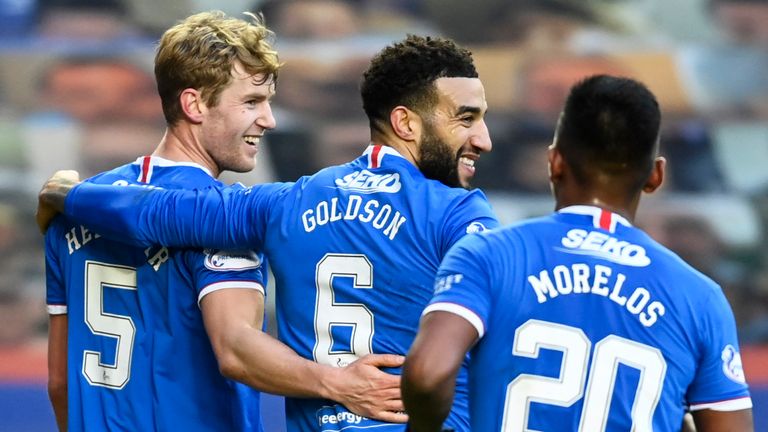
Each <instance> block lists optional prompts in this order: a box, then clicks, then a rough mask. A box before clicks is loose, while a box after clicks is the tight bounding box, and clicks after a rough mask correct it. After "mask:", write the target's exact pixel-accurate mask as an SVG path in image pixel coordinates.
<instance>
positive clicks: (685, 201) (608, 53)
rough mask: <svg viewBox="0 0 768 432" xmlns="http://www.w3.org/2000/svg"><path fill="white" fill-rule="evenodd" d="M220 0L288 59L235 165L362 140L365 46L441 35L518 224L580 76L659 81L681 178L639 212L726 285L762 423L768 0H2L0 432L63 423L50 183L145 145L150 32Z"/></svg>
mask: <svg viewBox="0 0 768 432" xmlns="http://www.w3.org/2000/svg"><path fill="white" fill-rule="evenodd" d="M208 9H221V10H224V11H225V12H227V13H229V14H233V15H238V14H239V13H240V12H243V11H258V10H262V11H263V12H264V14H265V16H266V19H267V24H268V25H269V26H270V27H271V28H272V29H273V30H275V31H276V33H277V35H278V43H277V47H278V50H279V52H280V56H281V59H282V60H283V61H284V62H285V68H284V70H283V72H282V73H281V76H280V82H279V85H278V93H277V96H276V98H275V101H274V108H275V113H276V118H277V121H278V129H277V130H276V131H274V132H271V133H269V134H268V136H267V137H268V139H267V140H266V141H267V143H266V145H265V146H262V148H261V153H260V162H259V166H258V168H257V170H256V171H255V172H253V173H251V174H248V175H238V176H233V175H229V176H226V177H225V180H226V181H241V182H243V183H245V184H255V183H260V182H264V181H272V180H284V181H289V180H293V179H295V178H297V177H298V176H300V175H302V174H308V173H311V172H313V171H315V170H316V169H318V168H320V167H323V166H326V165H328V164H333V163H338V162H344V161H347V160H349V159H352V158H354V157H356V156H357V155H358V154H359V153H360V152H361V151H362V149H363V148H364V147H365V145H366V143H367V140H368V134H367V123H366V120H365V117H364V115H363V112H362V109H361V104H360V102H359V97H358V91H357V85H358V80H359V77H360V74H361V72H362V71H363V69H364V68H365V67H366V65H367V62H368V59H369V58H370V56H371V55H372V54H373V53H375V52H376V51H378V50H379V49H380V48H381V47H383V46H384V45H386V44H388V43H389V42H391V41H393V40H396V39H400V38H402V37H403V36H404V35H405V34H406V33H417V34H439V35H444V36H449V37H452V38H454V39H456V40H457V41H459V42H460V43H462V44H464V45H465V46H467V47H469V48H470V49H471V50H472V51H473V53H474V57H475V60H476V63H477V65H478V68H479V71H480V76H481V78H482V80H483V81H484V83H485V87H486V96H487V99H488V102H489V106H490V110H489V118H488V126H489V129H490V131H491V136H492V138H493V142H494V150H493V153H491V154H490V155H486V156H484V157H483V158H482V160H481V162H480V163H479V164H478V173H479V174H478V177H477V181H476V185H477V186H479V187H481V188H483V189H484V190H485V191H486V192H487V193H488V195H489V197H490V198H491V200H492V202H493V205H494V207H495V209H496V211H497V213H498V214H499V216H500V218H501V219H502V220H503V221H504V222H511V221H514V220H517V219H520V218H523V217H528V216H535V215H540V214H544V213H547V212H549V211H551V209H552V200H551V199H550V197H549V195H548V185H547V179H546V167H545V148H546V145H547V144H548V143H549V141H550V140H551V135H552V131H553V128H554V125H555V120H556V116H557V114H558V110H559V108H560V106H561V103H562V101H563V99H564V97H565V94H566V92H567V90H568V88H569V87H570V85H571V84H572V83H573V82H575V80H577V79H579V78H580V77H583V76H585V75H588V74H593V73H598V72H608V73H615V74H621V75H628V76H632V77H635V78H638V79H640V80H641V81H643V82H645V83H646V84H647V85H648V86H649V87H650V88H651V89H652V90H653V91H654V92H655V93H656V94H657V96H658V98H659V100H660V102H661V104H662V107H663V110H664V127H663V136H662V153H663V154H664V155H665V156H667V158H668V160H669V178H668V182H667V184H666V185H665V186H664V187H663V189H662V191H661V192H660V193H658V194H656V196H653V197H647V198H646V200H645V202H644V204H643V205H642V206H641V212H640V215H639V219H638V225H641V226H642V227H644V228H645V229H646V230H648V231H649V232H650V233H651V234H652V235H653V236H654V237H655V238H656V239H657V240H659V241H661V242H662V243H664V244H665V245H667V246H669V247H670V248H672V249H673V250H675V251H676V252H677V253H679V254H680V255H681V256H683V257H684V258H685V259H687V260H688V261H689V262H691V263H692V264H693V265H694V266H696V267H697V268H699V269H700V270H701V271H703V272H704V273H706V274H707V275H709V276H710V277H712V278H714V279H715V280H716V281H718V282H719V283H720V284H721V285H722V286H723V288H724V290H725V293H726V295H727V296H728V298H729V300H730V301H731V304H732V306H733V309H734V312H735V314H736V320H737V322H738V325H739V331H740V337H741V342H742V348H743V350H742V352H743V360H744V367H745V370H746V374H747V378H748V380H749V382H750V384H751V387H752V392H753V399H754V402H755V410H754V412H755V418H756V430H761V431H765V430H768V248H766V247H765V245H764V241H765V240H766V226H767V224H768V168H766V167H768V0H676V1H667V0H473V1H471V2H470V1H466V0H228V1H213V0H164V1H162V2H157V1H150V0H0V256H3V257H4V258H3V259H2V260H1V261H0V274H1V275H2V277H0V431H14V432H15V431H47V430H53V429H54V422H53V415H52V411H51V409H50V407H49V405H48V401H47V395H46V392H45V381H46V358H45V355H46V323H47V315H46V313H45V307H44V305H45V282H44V264H43V263H44V260H43V252H42V245H43V242H42V237H41V236H40V235H39V234H38V233H37V231H36V228H35V226H34V218H33V211H34V206H35V197H36V193H37V191H38V189H39V187H40V186H41V184H42V181H43V180H45V179H46V178H47V177H48V176H49V175H50V174H51V173H52V172H53V171H54V170H57V169H64V168H75V169H78V170H80V172H81V173H82V175H84V176H88V175H92V174H94V173H96V172H98V171H101V170H104V169H107V168H111V167H113V166H115V165H118V164H122V163H125V162H128V161H132V160H134V159H135V158H136V157H137V156H139V155H142V154H146V153H148V152H150V151H151V149H152V148H153V147H154V146H155V145H156V143H157V142H158V141H159V139H160V138H161V135H162V132H163V129H164V123H163V119H162V113H161V109H160V103H159V99H158V97H157V95H156V92H155V87H154V82H153V76H152V60H153V55H154V46H155V41H156V40H157V39H158V37H159V35H160V34H161V33H162V32H163V31H164V30H165V29H166V28H167V27H169V26H170V25H172V24H173V23H174V22H175V21H176V20H178V19H181V18H183V17H185V16H187V15H189V14H191V13H193V12H198V11H202V10H208ZM272 330H274V329H272ZM278 403H279V400H278V399H269V400H268V401H267V405H268V406H267V407H266V410H267V411H270V412H272V410H273V409H274V406H276V404H278ZM267 417H268V418H267V421H268V425H267V430H269V431H271V430H279V429H280V425H279V419H277V418H274V415H268V416H267Z"/></svg>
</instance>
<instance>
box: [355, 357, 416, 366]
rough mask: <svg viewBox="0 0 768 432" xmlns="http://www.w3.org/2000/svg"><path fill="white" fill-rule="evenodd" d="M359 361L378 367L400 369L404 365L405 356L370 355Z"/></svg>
mask: <svg viewBox="0 0 768 432" xmlns="http://www.w3.org/2000/svg"><path fill="white" fill-rule="evenodd" d="M358 361H359V362H361V363H364V364H368V365H371V366H376V367H399V366H402V365H403V362H404V361H405V356H401V355H397V354H368V355H366V356H364V357H361V358H360V359H359V360H358Z"/></svg>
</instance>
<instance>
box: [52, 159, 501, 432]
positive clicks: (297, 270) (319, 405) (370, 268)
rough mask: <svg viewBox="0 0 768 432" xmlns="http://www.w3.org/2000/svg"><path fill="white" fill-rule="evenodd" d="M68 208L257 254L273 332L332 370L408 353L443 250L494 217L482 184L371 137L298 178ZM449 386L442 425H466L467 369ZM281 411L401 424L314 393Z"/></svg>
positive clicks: (309, 420)
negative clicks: (265, 264) (433, 169)
mask: <svg viewBox="0 0 768 432" xmlns="http://www.w3.org/2000/svg"><path fill="white" fill-rule="evenodd" d="M116 195H119V196H116ZM106 199H110V200H111V203H110V204H109V205H108V206H104V204H103V202H104V200H106ZM66 213H67V214H70V215H72V216H75V217H76V218H77V219H78V220H81V221H83V223H84V224H85V225H86V226H90V227H92V228H93V229H97V230H99V232H103V233H104V234H105V235H106V234H109V235H119V234H121V233H122V234H125V235H126V236H130V237H134V238H136V239H137V241H138V242H139V243H141V244H143V243H148V242H160V243H162V244H167V245H172V246H173V245H196V246H203V245H205V246H207V247H224V248H229V247H235V246H237V247H247V248H256V249H259V250H263V251H264V253H265V255H266V256H267V257H268V259H269V262H270V266H271V268H272V270H273V272H274V274H275V281H276V304H277V323H278V329H279V337H280V339H281V340H282V341H284V342H285V343H286V344H287V345H288V346H290V347H291V348H293V349H294V350H296V352H297V353H298V354H299V355H301V356H303V357H305V358H308V359H313V360H315V361H317V362H320V363H323V364H328V365H333V366H344V365H347V364H349V363H351V362H353V361H354V360H356V359H358V358H359V357H361V356H363V355H365V354H369V353H394V354H401V355H405V354H406V353H407V351H408V348H409V347H410V345H411V342H412V341H413V339H414V337H415V334H416V330H417V328H418V322H419V317H420V315H421V312H422V310H423V309H424V307H425V306H426V304H427V303H428V301H429V299H430V298H431V295H432V285H433V281H434V277H435V274H436V272H437V269H438V266H439V264H440V261H441V259H442V258H443V256H444V255H445V253H446V252H447V251H448V249H449V248H450V247H451V246H452V245H453V244H454V243H455V242H456V241H457V240H458V239H460V238H461V237H463V236H464V235H466V234H467V233H474V232H477V231H482V230H484V229H485V228H486V227H487V228H492V227H495V226H497V225H498V222H497V220H496V218H495V216H494V215H493V213H492V211H491V208H490V205H489V204H488V201H487V199H486V198H485V196H484V195H483V193H482V192H480V191H471V192H470V191H466V190H464V189H458V188H450V187H447V186H445V185H443V184H442V183H440V182H438V181H434V180H430V179H427V178H425V177H424V175H423V174H422V173H421V172H420V171H419V170H418V169H417V168H416V167H415V166H414V165H413V164H412V163H410V162H408V161H407V160H406V159H405V158H403V157H402V156H401V155H400V154H398V153H397V152H396V151H395V150H393V149H392V148H390V147H384V146H378V145H377V146H370V147H368V149H367V150H366V151H365V153H364V154H363V155H362V156H361V157H359V158H357V159H356V160H354V161H352V162H350V163H347V164H343V165H338V166H334V167H330V168H326V169H324V170H321V171H320V172H318V173H317V174H315V175H312V176H309V177H303V178H301V179H299V180H298V181H297V182H296V183H281V184H267V185H258V186H254V187H252V188H250V189H247V190H233V189H210V190H205V191H197V192H190V191H162V192H158V193H147V191H142V190H139V189H136V188H123V189H121V190H117V189H116V188H103V187H101V188H100V187H92V186H91V185H82V186H78V187H77V188H75V189H74V190H73V191H72V192H71V193H70V196H69V197H68V199H67V209H66ZM97 214H98V216H96V215H97ZM105 220H109V221H110V223H104V222H105ZM103 230H105V231H103ZM392 372H395V373H399V372H400V371H399V370H395V371H392ZM456 394H457V396H456V399H455V403H454V407H453V410H452V411H451V414H450V415H449V417H448V419H447V421H446V426H448V427H451V428H454V429H456V430H457V431H467V430H469V420H468V414H467V406H468V401H467V392H466V374H465V371H463V372H462V373H461V375H460V377H459V380H458V388H457V393H456ZM286 417H287V425H288V429H289V430H298V431H312V430H323V431H329V430H342V429H343V430H345V431H355V430H368V429H370V428H376V430H381V431H390V430H398V431H400V430H404V428H405V426H404V425H402V424H399V425H387V424H383V423H380V422H376V421H372V420H369V419H366V418H361V417H359V416H356V415H354V414H352V413H351V412H349V411H348V410H347V409H346V408H344V407H343V406H342V405H340V404H338V403H335V402H333V401H328V400H318V399H296V398H287V399H286Z"/></svg>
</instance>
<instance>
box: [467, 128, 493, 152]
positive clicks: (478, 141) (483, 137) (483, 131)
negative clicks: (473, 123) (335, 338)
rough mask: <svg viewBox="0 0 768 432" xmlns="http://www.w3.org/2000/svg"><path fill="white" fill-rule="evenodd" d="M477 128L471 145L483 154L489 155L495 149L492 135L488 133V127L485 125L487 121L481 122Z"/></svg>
mask: <svg viewBox="0 0 768 432" xmlns="http://www.w3.org/2000/svg"><path fill="white" fill-rule="evenodd" d="M477 128H478V129H477V131H476V133H475V134H474V135H473V136H472V141H470V143H471V144H472V146H473V147H475V148H476V149H478V150H480V152H481V153H487V152H489V151H491V149H492V148H493V143H492V142H491V135H490V134H489V133H488V126H487V125H486V124H485V121H481V122H479V123H478V124H477Z"/></svg>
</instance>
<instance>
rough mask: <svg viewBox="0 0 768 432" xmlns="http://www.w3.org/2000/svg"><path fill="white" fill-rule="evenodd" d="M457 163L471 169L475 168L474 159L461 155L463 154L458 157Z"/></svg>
mask: <svg viewBox="0 0 768 432" xmlns="http://www.w3.org/2000/svg"><path fill="white" fill-rule="evenodd" d="M459 163H460V164H462V165H464V166H465V167H467V168H472V169H474V168H475V161H474V159H470V158H468V157H463V156H462V157H460V158H459Z"/></svg>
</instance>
